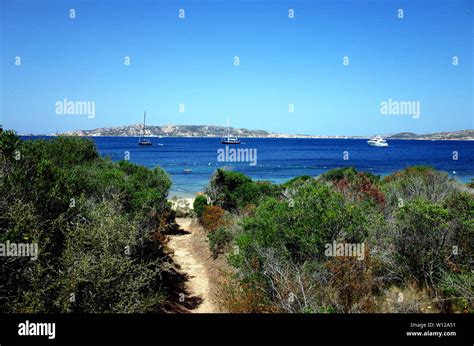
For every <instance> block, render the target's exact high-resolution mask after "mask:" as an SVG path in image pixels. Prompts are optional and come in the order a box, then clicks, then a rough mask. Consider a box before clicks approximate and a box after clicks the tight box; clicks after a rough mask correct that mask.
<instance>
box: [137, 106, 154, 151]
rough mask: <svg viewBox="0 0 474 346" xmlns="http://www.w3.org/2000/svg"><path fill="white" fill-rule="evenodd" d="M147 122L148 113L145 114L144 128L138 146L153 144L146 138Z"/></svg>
mask: <svg viewBox="0 0 474 346" xmlns="http://www.w3.org/2000/svg"><path fill="white" fill-rule="evenodd" d="M145 121H146V112H145V114H143V128H142V135H141V136H140V139H139V140H138V145H152V144H153V143H152V142H151V141H150V140H149V139H146V138H145Z"/></svg>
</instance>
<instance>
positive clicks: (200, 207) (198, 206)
mask: <svg viewBox="0 0 474 346" xmlns="http://www.w3.org/2000/svg"><path fill="white" fill-rule="evenodd" d="M206 206H207V198H206V196H203V195H199V196H197V197H196V198H195V199H194V203H193V209H194V212H195V213H196V216H197V217H198V218H200V217H201V216H202V213H203V212H204V208H205V207H206Z"/></svg>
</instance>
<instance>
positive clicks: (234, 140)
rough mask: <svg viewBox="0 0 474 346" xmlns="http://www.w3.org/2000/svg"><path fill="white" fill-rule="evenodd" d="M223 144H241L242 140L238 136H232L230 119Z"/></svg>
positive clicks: (228, 118)
mask: <svg viewBox="0 0 474 346" xmlns="http://www.w3.org/2000/svg"><path fill="white" fill-rule="evenodd" d="M221 143H222V144H240V140H239V139H238V138H237V137H236V136H231V135H230V117H227V127H226V131H225V132H224V135H223V136H222V141H221Z"/></svg>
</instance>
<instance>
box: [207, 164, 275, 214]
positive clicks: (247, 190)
mask: <svg viewBox="0 0 474 346" xmlns="http://www.w3.org/2000/svg"><path fill="white" fill-rule="evenodd" d="M206 192H207V195H208V196H209V197H210V198H211V200H212V201H213V204H215V205H218V206H220V207H222V208H223V209H224V210H227V211H237V210H239V209H242V208H244V207H245V206H246V205H247V204H251V203H256V202H258V201H259V200H260V199H261V198H263V197H265V196H277V195H278V194H279V187H278V186H276V185H272V184H271V183H269V182H253V181H252V179H250V178H249V177H247V176H246V175H244V174H242V173H239V172H234V171H225V170H223V169H218V170H217V171H216V172H214V174H213V176H212V177H211V180H210V182H209V186H208V187H207V189H206Z"/></svg>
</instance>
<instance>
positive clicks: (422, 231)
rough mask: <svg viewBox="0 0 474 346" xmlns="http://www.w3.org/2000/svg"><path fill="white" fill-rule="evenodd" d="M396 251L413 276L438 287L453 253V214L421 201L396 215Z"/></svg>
mask: <svg viewBox="0 0 474 346" xmlns="http://www.w3.org/2000/svg"><path fill="white" fill-rule="evenodd" d="M395 222H396V224H395V227H396V230H397V237H396V239H395V251H396V254H397V258H398V262H399V263H400V264H401V265H402V266H404V267H406V269H407V271H408V273H409V275H412V276H413V277H414V278H415V279H417V280H420V281H424V282H425V283H426V284H428V285H430V286H432V287H434V286H435V279H436V277H438V275H439V274H440V273H441V271H442V270H443V269H446V265H447V263H446V261H445V258H447V257H449V255H450V254H451V253H452V250H453V243H452V237H451V235H452V232H451V230H450V226H449V212H448V210H447V209H445V208H443V207H442V206H440V205H438V204H433V203H430V202H429V201H427V200H425V199H422V198H418V199H415V200H414V201H412V202H410V203H408V204H407V205H405V206H404V207H402V208H400V210H399V211H398V212H397V213H396V221H395Z"/></svg>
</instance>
